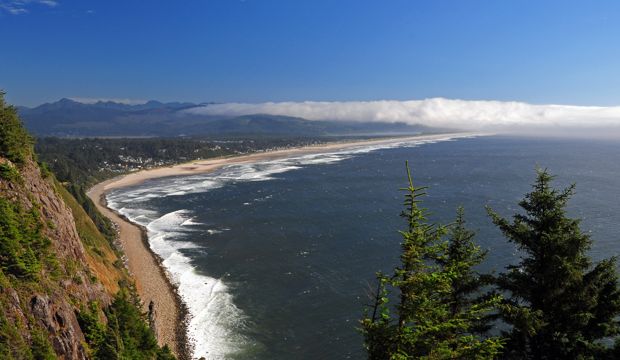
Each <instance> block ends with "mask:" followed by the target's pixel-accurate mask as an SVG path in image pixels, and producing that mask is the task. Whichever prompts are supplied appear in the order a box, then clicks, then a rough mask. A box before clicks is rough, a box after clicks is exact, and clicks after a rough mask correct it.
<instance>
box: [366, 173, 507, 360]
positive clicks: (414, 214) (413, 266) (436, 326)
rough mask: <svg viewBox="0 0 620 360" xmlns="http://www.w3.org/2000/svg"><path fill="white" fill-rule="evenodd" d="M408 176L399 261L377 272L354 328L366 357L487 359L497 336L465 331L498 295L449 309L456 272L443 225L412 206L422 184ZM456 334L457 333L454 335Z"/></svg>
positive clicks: (497, 348)
mask: <svg viewBox="0 0 620 360" xmlns="http://www.w3.org/2000/svg"><path fill="white" fill-rule="evenodd" d="M407 175H408V176H409V187H408V188H405V189H401V190H405V191H407V195H406V200H405V206H406V211H403V212H402V214H401V216H402V217H403V218H405V219H406V220H407V224H408V230H407V231H400V234H401V235H402V237H403V243H402V244H401V251H402V255H401V256H400V260H401V265H400V267H398V268H396V269H395V270H394V274H393V275H391V276H389V275H384V274H383V273H381V272H379V273H378V274H377V277H378V280H379V286H378V289H377V291H376V292H373V293H372V294H371V295H370V296H371V298H372V300H371V301H370V303H368V304H365V305H367V308H366V316H365V319H364V320H362V321H361V323H362V327H361V328H360V329H359V330H360V332H361V334H362V335H363V336H364V347H365V349H366V351H367V353H368V355H369V358H370V359H491V358H494V357H495V356H496V355H497V354H498V353H499V351H500V349H501V347H502V344H501V341H499V340H497V339H494V338H492V339H487V340H483V341H479V340H478V339H477V338H476V337H475V336H474V335H471V334H466V332H467V329H469V328H470V327H471V324H472V321H473V320H474V319H476V318H478V317H480V316H481V315H482V314H485V313H487V312H488V311H490V310H492V309H493V306H494V304H496V303H497V302H498V301H499V298H494V299H491V300H489V301H487V302H484V303H483V304H474V305H472V306H470V307H468V308H467V309H464V311H462V312H459V313H458V314H453V313H451V309H450V303H449V302H447V301H445V299H446V298H449V297H450V294H451V289H452V281H453V280H454V279H455V278H456V277H457V272H458V271H457V268H458V266H455V265H456V264H454V263H453V262H448V263H447V265H446V266H441V265H439V263H438V262H439V261H442V260H444V259H446V258H447V255H446V253H447V251H448V245H447V243H446V242H443V241H442V236H443V235H445V234H447V232H448V229H447V228H446V227H444V226H441V225H437V224H427V223H426V220H427V216H428V215H430V214H429V213H428V212H427V209H421V208H418V203H419V202H420V200H417V198H418V197H420V196H423V195H425V194H426V193H424V192H422V191H423V190H424V189H425V188H414V187H413V183H412V181H411V175H410V174H409V168H408V167H407ZM387 288H390V289H397V290H398V292H399V294H398V304H396V305H395V306H394V310H395V311H394V315H392V314H390V312H389V309H388V302H389V295H388V293H387ZM457 334H458V335H457Z"/></svg>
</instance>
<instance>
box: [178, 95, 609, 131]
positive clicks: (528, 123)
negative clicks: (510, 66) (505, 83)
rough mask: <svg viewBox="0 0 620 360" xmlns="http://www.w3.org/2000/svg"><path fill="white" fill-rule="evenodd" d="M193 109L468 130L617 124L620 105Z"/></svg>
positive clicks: (436, 102) (434, 102) (429, 102)
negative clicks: (398, 123) (399, 123)
mask: <svg viewBox="0 0 620 360" xmlns="http://www.w3.org/2000/svg"><path fill="white" fill-rule="evenodd" d="M185 112H186V113H188V114H193V115H212V116H241V115H250V114H270V115H286V116H295V117H301V118H304V119H308V120H339V121H363V122H388V123H394V122H404V123H407V124H422V125H426V126H432V127H449V128H459V129H466V130H515V131H519V130H520V129H525V128H528V129H531V128H532V127H534V128H538V129H549V128H557V127H560V128H566V129H575V130H577V129H579V128H587V129H594V128H609V127H613V128H617V129H618V130H620V106H617V107H598V106H570V105H532V104H527V103H523V102H514V101H512V102H502V101H466V100H450V99H444V98H433V99H425V100H412V101H387V100H385V101H369V102H313V101H305V102H281V103H262V104H238V103H230V104H218V105H209V106H206V107H199V108H193V109H188V110H185Z"/></svg>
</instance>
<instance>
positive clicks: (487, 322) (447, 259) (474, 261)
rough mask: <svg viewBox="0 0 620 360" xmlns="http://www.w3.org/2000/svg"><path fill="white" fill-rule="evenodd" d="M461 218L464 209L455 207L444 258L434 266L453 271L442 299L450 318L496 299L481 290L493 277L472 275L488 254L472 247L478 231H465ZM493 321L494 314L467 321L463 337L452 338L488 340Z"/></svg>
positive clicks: (486, 251)
mask: <svg viewBox="0 0 620 360" xmlns="http://www.w3.org/2000/svg"><path fill="white" fill-rule="evenodd" d="M464 214H465V209H464V208H463V206H459V207H458V208H457V218H456V222H455V224H454V225H453V226H452V227H451V228H450V233H449V239H448V244H447V245H448V246H447V251H446V252H445V254H444V255H445V256H443V257H440V258H438V259H437V263H438V264H440V265H441V266H442V267H443V268H444V269H453V274H452V279H451V285H450V292H449V293H448V295H447V296H446V297H445V298H444V302H445V303H446V304H448V310H449V312H450V316H452V317H456V316H458V315H459V314H462V313H467V312H468V311H469V310H470V309H471V308H472V307H474V306H480V305H481V306H485V304H487V302H488V301H490V300H493V299H494V298H495V297H496V296H495V295H494V292H492V291H490V290H485V289H488V288H489V287H490V286H491V285H492V284H493V283H494V278H493V275H492V274H490V273H489V274H479V273H478V272H477V271H476V267H477V266H478V265H480V264H482V262H483V261H484V259H486V257H487V255H488V253H489V250H482V249H481V248H480V246H476V243H475V242H474V241H473V239H474V237H475V236H476V234H477V233H478V231H472V230H469V229H467V227H466V223H467V220H465V215H464ZM496 319H497V314H495V313H491V312H488V313H485V314H481V315H480V316H479V317H476V318H475V319H472V320H471V322H470V326H469V327H468V328H467V329H466V330H465V332H464V333H458V334H455V335H456V336H463V335H464V334H475V335H478V336H488V334H489V331H490V330H491V328H492V327H493V326H492V322H493V321H495V320H496Z"/></svg>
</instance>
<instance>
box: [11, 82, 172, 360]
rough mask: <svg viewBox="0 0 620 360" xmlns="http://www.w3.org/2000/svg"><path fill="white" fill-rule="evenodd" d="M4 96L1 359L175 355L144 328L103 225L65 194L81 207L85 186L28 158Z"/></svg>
mask: <svg viewBox="0 0 620 360" xmlns="http://www.w3.org/2000/svg"><path fill="white" fill-rule="evenodd" d="M3 95H4V93H2V92H0V104H1V108H0V358H1V359H7V360H9V359H20V360H22V359H25V360H35V359H36V360H48V359H49V360H52V359H58V358H65V359H72V358H76V359H77V358H85V357H86V358H93V359H113V358H114V359H120V358H123V359H136V360H142V359H153V360H155V359H157V360H171V359H175V357H174V356H173V355H172V354H171V353H170V350H169V349H168V347H167V346H164V347H163V348H161V347H159V346H158V344H157V341H156V339H155V337H154V335H153V333H152V331H151V329H150V328H149V327H148V322H147V315H146V314H145V313H143V312H142V311H141V307H142V304H141V303H140V301H139V298H138V296H137V295H136V294H135V291H134V285H133V283H132V280H131V278H130V277H129V275H128V274H127V271H126V269H125V268H124V265H123V262H122V261H121V260H120V256H121V253H119V252H118V251H116V250H115V249H114V247H113V243H112V240H113V239H114V236H115V234H114V232H113V229H112V228H111V224H110V223H109V221H108V222H105V221H103V220H102V221H101V222H100V224H99V227H101V228H102V229H104V231H106V230H107V231H108V232H107V233H105V236H104V235H102V234H101V232H99V230H98V228H97V225H96V224H95V222H93V220H91V217H90V216H89V215H90V214H88V213H87V211H85V209H83V208H82V206H81V205H80V202H79V201H78V200H76V199H75V198H74V197H73V196H72V195H71V193H70V191H72V192H74V193H75V194H76V195H77V196H78V197H80V200H81V203H84V204H86V207H87V209H88V205H94V204H92V202H91V203H88V201H86V199H87V198H85V196H84V191H83V188H81V187H71V186H68V188H69V191H68V190H67V189H65V188H64V187H63V186H61V185H60V184H59V183H58V182H56V181H55V179H54V176H53V175H52V174H50V173H49V172H48V171H47V169H46V168H45V167H43V166H41V167H40V166H38V165H37V164H36V162H35V159H34V158H33V157H34V153H33V151H32V137H31V136H30V134H29V133H28V132H27V130H26V129H25V128H24V127H23V123H22V122H21V120H20V119H19V117H18V116H17V115H16V111H15V109H14V108H13V107H12V106H10V105H7V104H6V103H5V101H4V98H3ZM63 199H64V201H63ZM88 200H89V199H88ZM66 204H68V206H67V205H66ZM91 214H92V217H94V218H95V219H97V214H98V213H94V212H92V211H91ZM99 216H100V214H99ZM100 220H101V219H100ZM74 223H75V227H74V225H73V224H74ZM76 234H77V235H76ZM97 275H98V276H97ZM102 283H103V285H105V287H104V286H102ZM113 293H116V294H115V295H113ZM110 295H113V297H111V296H110ZM111 300H112V301H111ZM88 319H90V322H89V320H88ZM78 324H79V326H78ZM104 324H105V325H104ZM76 326H78V327H77V328H76ZM100 329H101V331H99V330H100ZM98 333H99V334H100V335H101V336H100V337H97V334H98ZM82 334H84V336H83V335H82Z"/></svg>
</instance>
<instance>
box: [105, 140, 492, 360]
mask: <svg viewBox="0 0 620 360" xmlns="http://www.w3.org/2000/svg"><path fill="white" fill-rule="evenodd" d="M481 135H483V134H476V135H474V136H481ZM456 137H472V135H465V136H445V137H438V138H433V139H421V140H407V141H400V142H394V143H384V144H375V145H359V146H354V147H349V148H344V149H339V150H335V151H329V152H321V153H314V154H302V155H299V156H295V157H290V158H285V159H277V160H270V161H261V162H255V163H248V164H234V165H228V166H225V167H223V168H221V169H219V170H218V171H216V172H214V173H210V174H198V175H190V176H179V177H172V178H169V179H158V180H156V181H147V182H146V183H143V184H141V185H138V186H132V187H127V188H123V189H115V190H113V191H111V192H110V193H109V194H108V195H107V201H108V206H109V207H110V208H112V209H114V210H116V211H118V212H119V213H121V214H123V215H125V216H126V217H127V218H128V219H129V220H131V221H133V222H135V223H137V224H140V225H142V226H145V227H146V228H147V230H148V238H149V244H150V246H151V249H152V250H153V251H154V252H155V253H156V254H158V255H159V256H160V257H161V258H162V259H163V260H164V261H163V265H164V266H165V267H166V270H167V271H168V273H169V275H170V278H171V279H172V281H173V282H174V284H175V286H177V288H178V291H179V294H180V296H181V298H182V299H183V301H184V302H185V304H186V305H187V308H188V310H189V313H190V319H189V324H188V336H189V338H190V341H191V343H192V345H193V347H194V354H193V355H194V357H195V358H200V357H202V356H204V357H206V358H208V359H225V358H228V357H230V356H231V355H233V354H235V353H237V352H240V351H243V350H244V349H245V348H247V347H248V346H253V345H256V342H255V341H254V340H253V339H249V338H247V337H246V336H244V335H242V334H243V333H244V329H245V328H246V327H247V326H248V325H247V324H248V319H246V316H245V315H244V313H243V311H242V310H241V309H239V308H237V307H236V306H235V304H234V302H233V298H232V295H231V294H230V293H229V291H228V289H229V286H231V285H234V284H226V281H225V279H215V278H211V277H208V276H205V275H202V274H199V273H198V272H197V271H196V267H195V266H193V265H192V261H191V258H190V257H189V256H187V255H184V252H191V251H194V252H196V251H204V248H198V247H197V246H196V245H194V244H192V243H191V242H188V241H182V240H183V238H184V237H185V235H187V234H188V233H189V232H193V231H197V230H196V228H197V227H198V226H199V225H203V224H200V223H196V222H193V221H192V220H193V219H194V218H195V215H196V214H194V213H192V212H191V211H189V210H177V211H173V212H170V213H166V214H160V213H157V212H156V211H152V210H149V209H147V208H146V207H147V206H146V205H147V203H148V201H149V200H152V199H156V198H162V197H173V196H180V195H187V194H198V193H204V192H208V191H210V190H212V189H218V188H222V187H225V186H227V185H229V184H236V183H240V182H247V181H268V180H271V179H274V178H275V175H277V174H280V173H284V172H287V171H292V170H296V169H300V168H302V167H304V166H309V165H315V164H328V163H335V162H339V161H342V160H345V159H348V158H350V157H352V156H355V155H356V154H363V153H368V152H371V151H374V150H379V149H388V148H398V147H416V146H419V145H422V144H429V143H436V142H441V141H450V140H452V139H454V138H456ZM269 198H270V196H268V197H265V198H261V199H260V200H261V201H268V200H269ZM141 204H144V205H145V206H142V205H141ZM222 230H227V229H217V230H216V229H208V230H206V232H205V236H209V235H213V234H217V233H219V232H221V231H222ZM206 243H208V238H207V239H206Z"/></svg>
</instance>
